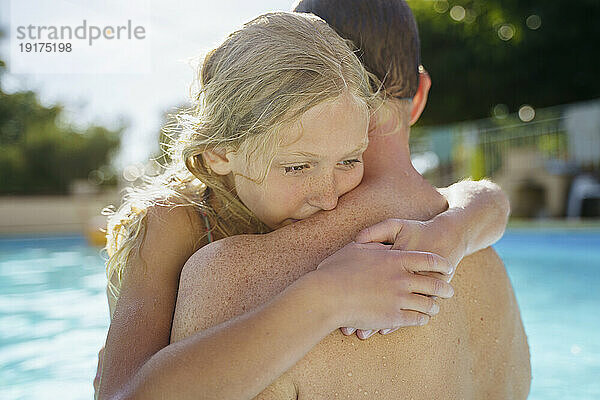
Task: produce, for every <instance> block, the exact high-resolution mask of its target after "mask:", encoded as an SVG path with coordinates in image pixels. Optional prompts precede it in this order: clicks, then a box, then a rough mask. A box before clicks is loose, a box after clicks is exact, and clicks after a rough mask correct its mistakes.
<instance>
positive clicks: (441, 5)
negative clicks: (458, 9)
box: [433, 0, 450, 14]
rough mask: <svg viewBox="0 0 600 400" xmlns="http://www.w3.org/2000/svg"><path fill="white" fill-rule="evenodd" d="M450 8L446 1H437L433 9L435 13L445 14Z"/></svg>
mask: <svg viewBox="0 0 600 400" xmlns="http://www.w3.org/2000/svg"><path fill="white" fill-rule="evenodd" d="M449 7H450V5H449V4H448V2H447V1H446V0H436V1H435V2H434V3H433V9H434V10H435V11H437V12H439V13H440V14H443V13H445V12H446V11H448V8H449Z"/></svg>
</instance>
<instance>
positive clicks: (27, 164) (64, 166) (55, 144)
mask: <svg viewBox="0 0 600 400" xmlns="http://www.w3.org/2000/svg"><path fill="white" fill-rule="evenodd" d="M3 72H4V63H2V62H1V61H0V79H1V74H2V73H3ZM123 129H124V127H119V128H118V129H116V130H109V129H107V128H105V127H102V126H95V125H93V126H89V127H87V128H85V129H78V128H75V127H73V126H71V125H70V124H68V123H67V122H65V118H64V115H63V108H62V106H61V105H53V106H51V107H45V106H43V105H42V104H40V102H39V100H38V98H37V95H36V94H35V93H34V92H31V91H25V92H16V93H11V94H9V93H5V92H4V91H2V90H1V89H0V149H2V151H0V194H65V193H67V192H68V190H69V185H70V184H71V182H72V181H73V180H75V179H84V180H88V181H90V183H92V184H94V185H103V184H104V185H106V184H115V183H116V181H115V178H114V174H113V173H112V170H111V168H110V167H108V165H109V162H110V158H111V156H112V154H113V153H114V151H116V150H117V148H118V146H119V143H120V135H121V132H122V131H123Z"/></svg>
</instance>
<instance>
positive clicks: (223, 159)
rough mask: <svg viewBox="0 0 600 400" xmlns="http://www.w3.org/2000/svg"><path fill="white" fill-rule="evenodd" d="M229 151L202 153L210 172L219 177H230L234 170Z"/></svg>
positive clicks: (207, 151)
mask: <svg viewBox="0 0 600 400" xmlns="http://www.w3.org/2000/svg"><path fill="white" fill-rule="evenodd" d="M232 155H233V153H232V152H229V151H225V150H223V151H215V150H206V151H204V153H202V159H203V160H204V165H206V166H207V167H208V169H209V171H214V172H215V173H216V174H218V175H229V173H230V172H231V169H232V163H231V156H232Z"/></svg>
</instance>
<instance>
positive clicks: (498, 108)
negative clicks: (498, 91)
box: [492, 104, 508, 119]
mask: <svg viewBox="0 0 600 400" xmlns="http://www.w3.org/2000/svg"><path fill="white" fill-rule="evenodd" d="M492 114H493V115H494V117H495V118H498V119H504V118H506V116H507V115H508V106H507V105H506V104H496V105H495V106H494V109H493V110H492Z"/></svg>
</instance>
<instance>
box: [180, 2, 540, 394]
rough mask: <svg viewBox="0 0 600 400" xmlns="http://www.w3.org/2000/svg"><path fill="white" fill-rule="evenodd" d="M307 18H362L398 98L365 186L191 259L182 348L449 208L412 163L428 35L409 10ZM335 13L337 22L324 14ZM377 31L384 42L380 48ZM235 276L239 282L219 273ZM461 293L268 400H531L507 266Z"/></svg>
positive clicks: (478, 271)
mask: <svg viewBox="0 0 600 400" xmlns="http://www.w3.org/2000/svg"><path fill="white" fill-rule="evenodd" d="M319 5H322V7H320V6H319ZM317 6H319V7H317ZM297 10H298V11H312V12H314V13H316V14H317V15H320V14H323V15H320V16H321V17H322V18H324V19H325V20H326V21H327V22H329V23H330V24H331V25H332V26H333V27H334V29H338V27H337V26H336V21H334V19H335V18H333V20H332V18H331V15H338V16H342V15H343V14H344V11H348V10H350V11H352V12H351V13H348V15H345V16H346V17H347V19H346V20H345V22H346V23H347V24H346V25H345V26H346V27H347V28H348V29H347V30H350V31H355V30H357V29H359V30H358V31H356V35H355V36H354V37H353V36H352V35H350V34H349V33H348V32H347V31H344V30H343V29H338V32H339V33H340V34H342V35H343V36H345V37H347V38H350V39H352V40H353V41H354V42H355V43H356V44H357V46H360V48H361V50H362V52H363V56H364V61H365V64H366V66H367V68H368V69H370V70H371V71H372V72H374V73H376V74H377V75H379V78H380V79H382V81H383V84H384V87H385V90H386V91H387V93H388V94H389V95H390V96H395V97H397V98H398V99H392V98H390V100H389V101H388V102H387V103H386V106H385V107H382V109H381V110H379V111H378V113H377V114H376V115H375V116H374V119H375V124H376V125H375V132H373V134H372V135H371V136H370V144H369V148H368V150H367V152H366V153H365V154H364V162H365V165H366V168H365V176H364V178H363V182H362V183H361V184H360V185H359V187H357V188H356V189H354V190H353V191H352V192H350V193H348V194H346V195H344V196H342V197H341V198H340V199H339V203H338V206H337V207H336V209H334V210H332V211H328V212H320V213H318V214H316V215H314V216H313V217H311V218H309V219H306V220H302V221H299V222H297V223H294V224H292V225H289V226H286V227H284V228H281V229H278V230H276V231H274V232H271V233H269V234H266V235H243V236H235V237H230V238H226V239H223V240H221V241H219V242H220V243H219V244H218V245H215V246H207V247H205V248H203V249H201V250H200V251H198V252H197V253H196V254H195V255H194V256H193V257H192V258H190V260H188V262H187V263H186V265H185V267H184V271H183V273H182V276H181V281H180V291H179V296H178V300H177V309H176V313H175V317H174V323H173V333H172V334H173V336H174V337H185V336H188V335H190V334H191V333H193V332H195V331H199V330H203V329H207V328H209V327H212V326H215V325H217V324H219V323H221V322H223V321H227V320H229V319H231V318H233V317H235V316H237V315H241V314H243V313H244V312H246V311H247V310H250V309H252V308H254V307H256V306H258V305H261V304H263V303H265V302H266V301H268V300H269V299H271V298H272V297H274V296H275V295H277V294H278V293H279V292H281V290H283V289H284V288H286V287H287V286H289V285H290V284H291V283H292V282H294V281H295V280H296V279H298V278H299V277H300V276H302V275H304V274H305V273H307V272H309V271H311V270H314V268H315V267H316V266H317V265H318V264H319V262H320V261H321V260H323V259H324V258H325V257H327V256H329V255H330V254H332V253H333V252H334V251H335V250H337V249H339V248H340V247H342V246H343V245H345V244H346V243H348V242H350V241H351V240H353V239H354V238H355V235H356V233H357V232H358V231H359V230H361V229H362V228H364V227H367V226H370V225H374V224H376V223H378V222H380V221H383V220H386V219H387V218H400V217H402V218H407V219H417V220H429V219H431V218H433V217H434V216H435V215H437V214H438V213H440V212H442V211H444V210H445V209H446V208H447V203H446V201H445V199H444V198H443V197H442V196H441V195H440V193H439V192H438V191H437V190H435V189H434V188H433V187H431V186H430V185H429V184H428V183H427V182H426V181H425V180H424V179H423V178H422V177H421V176H420V175H419V174H418V173H417V172H416V171H415V170H414V168H413V167H412V165H411V162H410V154H409V148H408V138H409V133H410V125H412V124H413V123H415V122H416V121H417V119H418V118H419V116H420V114H421V112H422V111H423V109H424V107H425V104H426V101H427V95H428V90H429V87H430V85H431V81H430V79H429V77H428V75H427V74H426V73H425V72H424V71H421V72H419V73H417V68H418V66H419V45H418V35H417V30H416V24H415V23H414V19H413V17H412V14H411V13H410V10H409V9H408V7H407V6H406V4H405V3H404V2H399V1H388V2H382V1H364V0H363V1H358V0H354V1H348V0H345V1H329V2H325V1H323V2H317V1H311V2H301V3H300V4H299V5H298V7H297ZM323 10H335V13H333V12H332V13H329V14H328V13H326V12H322V13H319V11H323ZM378 30H379V33H377V31H378ZM365 32H371V33H375V34H373V35H371V36H370V37H369V36H368V35H367V36H365V35H363V34H364V33H365ZM357 39H358V40H357ZM369 40H371V41H370V42H369ZM370 62H371V63H372V65H370ZM384 78H385V79H384ZM407 98H408V99H411V100H407ZM377 236H378V233H377V232H372V234H371V237H369V238H367V239H371V240H373V241H383V239H382V238H379V237H377ZM440 237H443V234H441V235H440ZM404 245H405V246H407V247H410V244H407V243H404ZM431 248H433V249H435V243H432V244H431ZM431 248H430V249H427V250H429V251H431ZM281 249H285V251H281ZM415 250H419V249H415ZM240 266H247V267H245V268H244V267H240ZM282 266H285V269H283V268H282ZM235 268H237V269H238V271H239V273H238V274H236V275H235V276H233V275H231V274H229V275H227V274H222V273H219V272H220V271H230V270H235ZM240 268H243V269H241V270H240ZM215 281H216V282H215ZM452 283H453V286H454V288H455V293H456V294H455V295H454V297H453V298H452V299H449V300H446V301H444V302H443V304H442V310H441V312H440V313H439V314H438V315H436V316H435V317H434V318H432V319H431V321H430V322H429V324H428V325H426V326H423V327H411V328H403V329H400V330H398V331H396V332H394V333H393V334H389V335H387V336H383V335H375V336H373V337H372V338H371V339H369V340H368V341H361V340H359V339H358V338H356V337H355V336H344V335H342V334H341V333H340V331H339V330H337V331H334V332H333V333H331V334H330V335H328V336H327V337H325V339H323V340H322V341H321V342H320V343H319V344H317V345H316V346H315V347H314V348H313V349H312V350H311V351H310V352H309V353H308V354H306V356H305V357H304V358H303V359H302V360H300V361H299V362H298V363H297V364H295V365H294V366H293V367H292V368H290V369H289V370H288V371H287V372H286V373H285V374H283V375H282V376H280V377H279V378H278V379H277V380H276V381H275V382H273V384H272V385H271V386H269V387H268V388H267V389H265V390H264V391H263V392H262V393H261V394H260V395H258V397H257V398H259V399H296V398H307V399H333V398H382V399H391V398H415V399H417V398H420V399H439V398H452V399H454V398H486V399H509V398H510V399H513V398H526V397H527V394H528V392H529V383H530V379H531V375H530V366H529V350H528V346H527V341H526V337H525V334H524V331H523V326H522V323H521V319H520V315H519V310H518V306H517V304H516V301H515V298H514V294H513V292H512V287H511V285H510V282H509V280H508V277H507V276H506V271H505V269H504V267H503V265H502V263H501V261H500V259H499V258H498V257H497V255H496V254H495V252H494V251H493V250H492V249H489V248H488V249H485V250H483V251H480V252H478V253H476V254H474V255H473V256H470V257H467V258H465V259H464V260H463V261H462V262H461V264H460V266H459V268H458V271H457V273H456V276H455V277H454V280H453V282H452ZM200 316H202V318H200ZM283 356H284V355H282V357H283ZM232 368H235V366H232Z"/></svg>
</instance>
